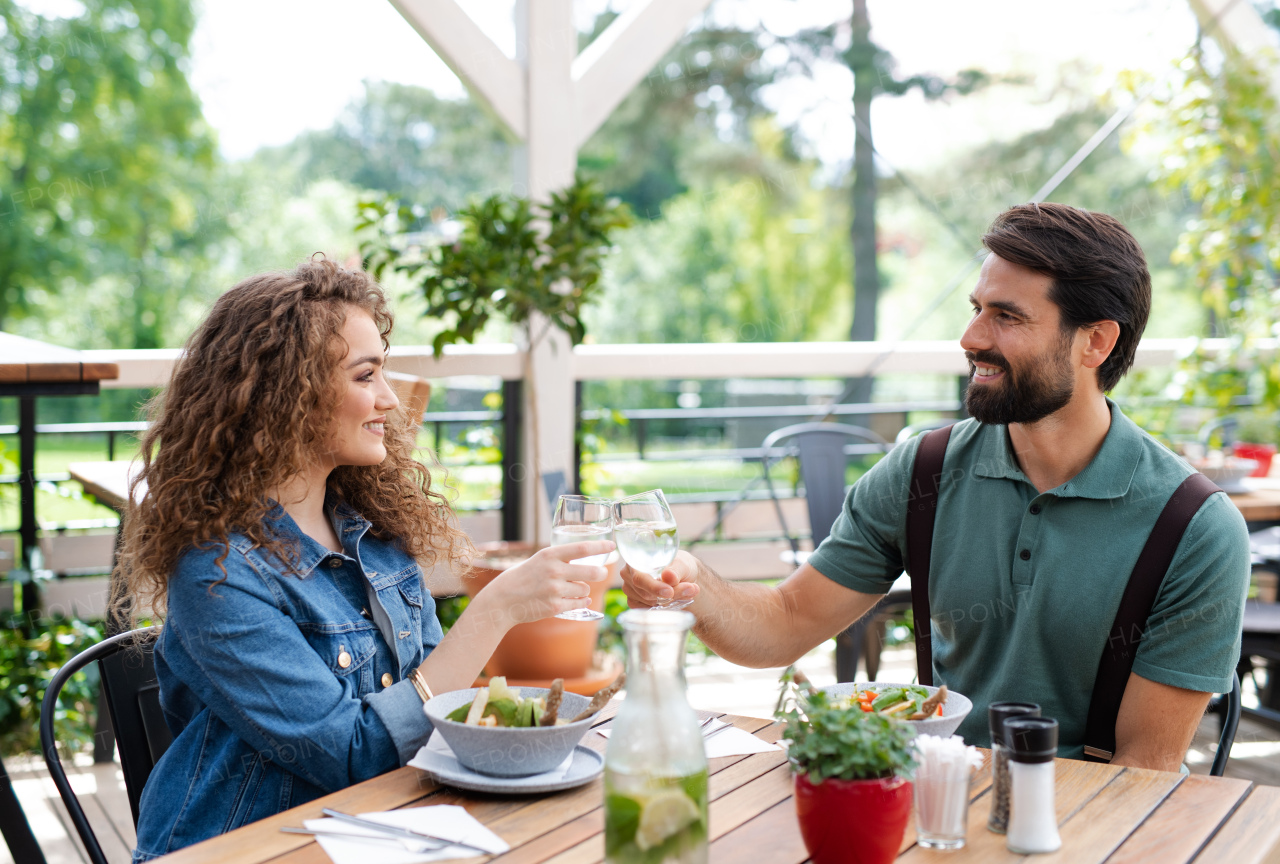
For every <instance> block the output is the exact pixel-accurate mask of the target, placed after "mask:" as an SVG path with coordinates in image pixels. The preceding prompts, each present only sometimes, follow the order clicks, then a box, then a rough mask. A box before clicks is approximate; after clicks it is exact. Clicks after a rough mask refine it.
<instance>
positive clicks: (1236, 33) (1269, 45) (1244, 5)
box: [1189, 0, 1280, 99]
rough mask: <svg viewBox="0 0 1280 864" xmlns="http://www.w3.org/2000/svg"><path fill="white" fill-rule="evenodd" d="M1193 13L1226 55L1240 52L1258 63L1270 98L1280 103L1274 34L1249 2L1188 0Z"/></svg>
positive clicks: (1207, 34)
mask: <svg viewBox="0 0 1280 864" xmlns="http://www.w3.org/2000/svg"><path fill="white" fill-rule="evenodd" d="M1189 3H1190V5H1191V11H1193V12H1195V14H1196V20H1197V21H1199V22H1200V27H1201V28H1202V29H1203V30H1204V34H1205V35H1206V36H1208V37H1209V38H1210V39H1212V40H1213V41H1214V42H1216V43H1217V44H1218V45H1219V46H1220V47H1221V48H1222V50H1223V51H1225V52H1233V51H1238V52H1239V53H1241V54H1243V55H1245V56H1246V57H1254V58H1257V59H1259V60H1260V61H1261V62H1262V63H1263V64H1264V65H1263V67H1262V68H1263V71H1264V73H1267V74H1268V75H1269V83H1270V89H1271V95H1272V96H1273V97H1274V98H1276V99H1280V70H1277V68H1276V67H1275V65H1274V64H1273V63H1271V62H1270V61H1272V60H1273V59H1274V54H1275V50H1276V46H1275V41H1274V38H1275V37H1274V34H1272V33H1271V32H1270V29H1271V28H1269V27H1268V26H1267V22H1265V21H1263V20H1262V16H1261V15H1259V14H1258V10H1257V9H1255V8H1254V7H1253V4H1252V3H1251V2H1249V0H1189Z"/></svg>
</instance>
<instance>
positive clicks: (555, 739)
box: [422, 687, 596, 777]
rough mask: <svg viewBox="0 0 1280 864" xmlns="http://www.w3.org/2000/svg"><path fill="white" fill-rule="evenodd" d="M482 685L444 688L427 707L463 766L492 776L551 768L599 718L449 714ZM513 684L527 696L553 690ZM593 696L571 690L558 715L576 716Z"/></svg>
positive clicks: (470, 700)
mask: <svg viewBox="0 0 1280 864" xmlns="http://www.w3.org/2000/svg"><path fill="white" fill-rule="evenodd" d="M480 689H481V688H477V687H471V688H469V689H466V690H453V691H451V692H449V693H441V694H440V695H438V696H435V697H433V698H432V699H431V700H430V701H429V702H427V703H426V704H425V705H423V706H422V710H423V711H424V712H425V713H426V715H427V719H429V720H430V721H431V724H432V725H433V726H435V728H436V729H438V730H439V731H440V735H441V736H442V737H443V738H444V740H445V743H446V744H448V745H449V749H451V750H452V751H453V755H454V756H455V757H457V760H458V762H459V763H461V764H462V765H463V767H465V768H470V769H471V770H472V771H475V772H477V773H480V774H487V775H489V776H491V777H528V776H530V775H533V774H541V773H543V772H544V771H550V770H551V769H553V768H555V767H556V766H557V765H559V764H560V763H561V762H563V761H564V760H565V759H566V758H567V757H568V756H569V754H570V753H572V752H573V748H574V747H576V746H577V744H578V742H579V741H581V740H582V737H583V736H584V735H586V734H587V730H589V729H590V728H591V724H592V723H593V722H595V719H596V717H595V715H594V714H593V715H592V716H590V717H587V718H585V719H583V720H579V721H578V722H577V723H565V724H563V725H556V726H532V727H525V728H519V727H504V726H476V725H472V724H468V723H459V722H457V721H455V720H450V719H448V715H449V714H451V713H453V712H454V711H456V710H458V709H459V708H462V707H464V706H467V705H471V704H472V703H473V702H474V700H475V698H476V693H478V692H479V690H480ZM508 689H509V691H510V692H513V693H515V694H517V695H518V696H519V697H520V698H522V699H536V698H538V697H542V698H543V699H546V697H547V696H548V694H550V692H551V691H550V690H548V689H547V688H545V687H511V688H508ZM590 702H591V700H590V699H588V698H587V697H586V696H579V695H578V694H577V693H568V692H566V693H565V694H564V696H563V698H562V701H561V703H560V711H559V715H560V716H561V717H563V718H566V719H567V718H570V717H576V716H577V715H578V714H579V713H581V712H582V711H583V710H584V709H585V708H586V707H587V705H588V704H590Z"/></svg>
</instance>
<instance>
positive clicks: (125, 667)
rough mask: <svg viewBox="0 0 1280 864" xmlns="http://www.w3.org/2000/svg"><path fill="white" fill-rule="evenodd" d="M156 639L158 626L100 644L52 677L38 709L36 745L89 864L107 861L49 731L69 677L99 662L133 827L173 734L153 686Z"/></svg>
mask: <svg viewBox="0 0 1280 864" xmlns="http://www.w3.org/2000/svg"><path fill="white" fill-rule="evenodd" d="M159 635H160V628H159V627H148V628H145V629H142V630H131V631H128V632H126V633H120V634H118V635H115V636H112V637H111V638H110V639H104V640H103V641H102V642H99V643H98V644H97V645H94V646H93V647H92V648H89V649H87V650H85V651H82V652H80V653H79V654H77V655H76V656H75V657H73V658H71V660H70V661H69V662H68V663H67V665H65V666H63V667H62V668H61V669H59V670H58V673H57V674H56V675H54V676H53V681H51V682H50V683H49V689H48V690H46V691H45V694H44V704H43V706H42V707H41V709H40V745H41V747H42V749H43V751H44V761H45V764H46V765H47V766H48V767H49V775H50V776H51V777H52V778H53V783H54V785H55V786H56V787H57V788H58V794H59V795H61V796H62V801H63V803H64V804H66V806H67V813H68V814H70V816H71V821H72V823H73V824H74V825H75V827H76V832H77V833H79V835H80V839H81V840H82V841H84V847H85V850H86V851H87V852H88V854H89V860H90V861H91V862H93V864H106V861H107V859H106V856H105V855H104V854H103V851H102V846H101V845H100V844H99V843H98V838H97V836H96V835H95V834H94V833H93V828H91V827H90V825H89V820H88V819H87V818H86V817H85V812H84V808H83V807H81V806H80V801H79V800H78V799H77V798H76V794H75V792H73V791H72V790H71V784H70V783H69V782H67V774H66V772H65V771H64V770H63V768H62V760H61V759H60V758H59V756H58V747H57V740H56V739H55V738H54V732H53V718H54V715H55V713H56V710H57V703H58V694H59V693H61V692H62V688H63V687H64V686H65V685H66V683H67V681H68V680H70V678H71V676H72V675H75V674H76V673H77V672H79V671H80V670H82V669H84V668H85V667H86V666H88V665H89V664H90V663H93V662H95V661H96V662H97V664H98V671H99V673H100V675H101V678H102V690H103V694H104V695H105V697H106V699H105V701H106V704H107V710H108V712H109V713H110V715H111V725H112V727H113V728H114V730H115V736H116V746H117V748H118V749H119V752H120V767H121V768H122V769H123V772H124V785H125V789H126V790H127V792H128V793H129V809H130V810H131V811H132V812H133V824H134V825H137V824H138V802H139V801H140V800H141V798H142V788H143V786H145V785H146V782H147V778H148V777H149V776H151V769H152V768H154V767H155V764H156V762H158V761H159V760H160V757H161V756H163V755H164V752H165V750H167V749H169V745H170V744H171V743H173V735H172V734H171V733H170V732H169V727H168V725H167V724H166V723H165V720H164V712H163V711H162V710H161V708H160V685H159V683H158V682H157V681H156V673H155V660H154V657H153V650H154V647H155V640H156V638H157V637H158V636H159Z"/></svg>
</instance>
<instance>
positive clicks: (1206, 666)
mask: <svg viewBox="0 0 1280 864" xmlns="http://www.w3.org/2000/svg"><path fill="white" fill-rule="evenodd" d="M1107 404H1108V405H1109V406H1110V408H1111V428H1110V429H1109V430H1108V432H1107V437H1106V439H1105V440H1104V441H1103V444H1102V449H1100V450H1099V451H1098V455H1097V456H1095V457H1094V458H1093V461H1092V462H1090V463H1089V465H1088V466H1087V467H1086V468H1085V469H1084V470H1083V471H1081V472H1080V473H1079V474H1077V475H1076V476H1075V477H1073V478H1071V480H1069V481H1068V482H1066V483H1063V484H1062V485H1061V486H1059V487H1057V488H1056V489H1050V490H1049V491H1048V492H1045V493H1043V494H1041V493H1040V492H1037V491H1036V488H1035V487H1034V486H1033V485H1031V482H1030V481H1029V480H1028V479H1027V477H1026V475H1025V474H1023V473H1022V471H1021V469H1019V467H1018V463H1017V461H1016V460H1015V459H1014V456H1013V452H1012V449H1011V447H1010V444H1009V434H1008V429H1007V427H1005V426H984V425H982V424H980V423H978V422H976V421H974V420H966V421H964V422H962V423H959V424H957V425H956V426H955V427H954V429H953V430H952V433H951V441H950V443H949V445H948V447H947V454H946V459H945V461H944V462H943V474H942V482H941V488H940V494H939V498H938V509H937V515H936V519H935V523H934V533H933V554H932V560H931V562H930V573H929V606H930V611H931V614H932V622H933V670H934V678H935V681H942V682H946V684H947V686H948V687H949V688H951V689H952V690H955V691H956V692H959V693H963V694H964V695H965V696H968V697H969V698H970V699H972V700H973V706H974V707H973V712H972V713H971V714H970V715H969V716H968V717H967V718H966V719H965V721H964V723H963V724H962V725H961V726H960V734H961V735H963V736H964V738H965V740H966V741H968V742H969V743H971V744H977V745H980V746H988V745H989V744H990V741H989V736H988V732H987V705H988V704H990V703H991V702H997V701H1004V700H1013V701H1026V702H1036V703H1038V704H1039V705H1040V706H1041V708H1042V710H1043V713H1044V716H1046V717H1055V718H1057V720H1058V722H1059V724H1060V729H1059V742H1060V746H1059V754H1060V755H1062V756H1065V757H1069V758H1080V757H1081V756H1082V754H1083V746H1084V744H1083V739H1084V730H1085V719H1086V717H1087V715H1088V711H1089V699H1090V695H1091V694H1092V692H1093V682H1094V678H1095V676H1096V674H1097V671H1098V663H1099V661H1100V659H1101V657H1102V650H1103V647H1104V645H1105V643H1106V639H1107V634H1108V632H1109V631H1110V629H1111V625H1112V623H1113V622H1114V621H1115V616H1116V610H1117V609H1118V608H1119V605H1120V597H1121V595H1122V594H1123V593H1124V589H1125V585H1126V584H1127V583H1128V580H1129V574H1130V573H1131V572H1133V567H1134V563H1135V562H1136V561H1137V559H1138V554H1139V553H1140V552H1141V551H1142V547H1143V545H1144V544H1145V543H1146V542H1147V537H1148V535H1149V534H1150V533H1151V528H1152V527H1153V526H1154V525H1155V522H1156V518H1157V517H1158V516H1159V515H1160V511H1161V510H1162V509H1163V508H1164V505H1165V503H1166V502H1167V501H1168V500H1169V496H1170V495H1171V494H1173V491H1174V489H1176V488H1177V487H1178V485H1179V484H1181V483H1182V481H1183V480H1184V479H1186V477H1187V476H1188V475H1189V474H1191V471H1192V469H1191V468H1190V467H1189V466H1188V465H1187V464H1186V463H1185V462H1183V461H1182V460H1181V459H1180V458H1179V457H1178V456H1176V455H1174V454H1173V453H1171V452H1170V451H1169V450H1168V449H1167V448H1165V447H1164V446H1163V445H1161V444H1160V443H1159V442H1158V441H1156V440H1155V439H1154V438H1152V437H1151V436H1150V435H1148V434H1147V433H1145V432H1143V431H1142V430H1141V429H1139V428H1138V427H1137V426H1136V425H1135V424H1134V423H1133V421H1132V420H1130V419H1129V418H1128V417H1125V416H1124V414H1122V413H1121V412H1120V410H1119V409H1118V408H1117V407H1116V406H1115V404H1114V403H1112V402H1111V401H1110V400H1108V403H1107ZM919 442H920V439H919V438H916V439H913V440H911V441H908V442H906V443H904V444H902V445H901V446H898V447H895V448H894V449H893V451H892V452H891V453H889V454H888V455H887V456H886V457H885V458H884V459H882V460H881V461H880V462H879V463H878V464H877V465H876V466H875V467H874V468H872V469H871V470H870V471H869V472H867V473H866V474H865V475H864V476H863V477H862V478H861V479H860V480H859V481H858V482H857V483H856V484H854V487H853V489H852V490H850V492H849V495H848V498H847V499H846V500H845V505H844V509H843V512H841V514H840V516H839V518H837V519H836V523H835V526H834V527H833V528H832V530H831V536H830V537H829V538H828V539H827V540H826V541H825V542H823V544H822V545H821V546H820V547H819V548H818V550H817V551H816V552H814V554H813V555H812V557H810V559H809V563H810V564H812V565H813V566H814V567H815V568H817V570H818V571H819V572H821V573H822V574H823V575H825V576H827V577H828V578H830V579H832V580H834V581H836V582H838V583H839V584H841V585H844V586H845V587H847V588H852V589H854V590H855V591H862V592H865V593H868V594H884V593H885V592H886V591H888V590H889V586H890V585H892V584H893V582H894V580H895V579H897V578H898V576H899V575H900V574H901V573H902V571H903V569H904V568H905V565H906V556H907V542H906V533H907V532H906V521H907V513H906V504H907V496H908V487H909V485H910V480H911V472H912V468H913V466H914V464H915V457H916V450H917V448H918V447H919ZM1248 584H1249V537H1248V533H1247V532H1246V530H1245V524H1244V519H1243V518H1242V517H1241V516H1240V512H1239V511H1238V510H1236V508H1235V507H1234V506H1233V505H1232V504H1231V502H1230V501H1229V500H1228V499H1227V496H1226V495H1225V494H1214V495H1211V496H1209V498H1208V500H1206V501H1205V503H1204V504H1203V505H1202V506H1201V507H1200V510H1199V512H1197V513H1196V515H1195V517H1194V518H1193V519H1192V520H1191V524H1190V525H1189V526H1188V528H1187V531H1186V533H1185V534H1184V535H1183V537H1182V541H1181V542H1180V543H1179V545H1178V549H1177V552H1176V554H1175V555H1174V558H1173V563H1172V564H1171V565H1170V567H1169V570H1168V572H1167V573H1166V575H1165V578H1164V582H1163V583H1162V585H1161V588H1160V593H1159V594H1158V595H1157V597H1156V602H1155V606H1154V607H1153V608H1152V612H1151V618H1150V619H1149V622H1148V623H1149V627H1148V632H1147V633H1146V634H1144V638H1143V640H1142V642H1141V643H1140V645H1139V648H1138V651H1137V654H1136V657H1135V659H1134V664H1133V671H1134V672H1136V673H1137V674H1139V675H1141V676H1142V677H1143V678H1147V679H1149V680H1152V681H1157V682H1160V683H1163V684H1169V685H1172V686H1174V687H1183V688H1186V689H1189V690H1200V691H1205V692H1223V691H1226V690H1229V689H1230V688H1231V673H1232V671H1233V670H1234V669H1235V666H1236V661H1237V660H1238V659H1239V657H1240V629H1241V618H1242V616H1243V613H1244V600H1245V593H1246V591H1247V589H1248Z"/></svg>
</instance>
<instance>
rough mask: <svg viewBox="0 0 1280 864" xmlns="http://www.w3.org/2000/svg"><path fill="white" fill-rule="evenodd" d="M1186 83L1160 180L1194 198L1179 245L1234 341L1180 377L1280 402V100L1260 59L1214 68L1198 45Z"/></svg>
mask: <svg viewBox="0 0 1280 864" xmlns="http://www.w3.org/2000/svg"><path fill="white" fill-rule="evenodd" d="M1181 71H1182V80H1181V82H1180V86H1177V87H1175V88H1174V89H1173V90H1172V92H1170V93H1169V94H1167V95H1166V96H1165V97H1164V98H1162V99H1160V100H1159V106H1160V108H1161V109H1162V119H1161V120H1160V121H1158V122H1157V123H1156V124H1154V128H1152V129H1151V130H1149V131H1151V132H1153V133H1155V134H1156V135H1158V136H1159V137H1160V138H1161V139H1162V140H1164V141H1165V142H1166V149H1165V152H1164V154H1163V157H1164V158H1163V159H1162V160H1161V163H1160V164H1161V166H1162V174H1161V178H1160V179H1161V182H1162V184H1163V186H1164V188H1165V189H1166V190H1167V192H1168V193H1169V194H1170V195H1177V196H1185V197H1186V198H1187V199H1188V200H1189V201H1190V202H1192V204H1193V206H1194V209H1195V218H1193V219H1192V220H1190V221H1189V222H1188V223H1187V227H1186V230H1185V231H1184V233H1183V234H1182V236H1181V237H1180V238H1179V242H1178V246H1177V248H1176V249H1175V250H1174V252H1173V256H1172V258H1173V261H1174V263H1176V264H1178V265H1180V266H1182V267H1183V268H1185V270H1186V272H1187V274H1188V277H1189V280H1190V281H1191V283H1192V284H1193V285H1194V286H1195V287H1196V288H1197V290H1198V292H1199V295H1200V297H1201V300H1202V302H1203V304H1204V307H1205V309H1206V311H1207V313H1208V316H1209V319H1210V323H1211V326H1212V329H1213V331H1214V333H1213V335H1217V336H1222V337H1225V338H1226V339H1227V344H1228V350H1227V351H1226V352H1225V353H1222V354H1219V355H1217V356H1214V357H1211V356H1209V355H1208V354H1206V353H1205V352H1203V351H1200V350H1197V351H1196V353H1195V354H1194V355H1193V356H1192V357H1191V358H1190V361H1189V363H1188V365H1187V367H1186V370H1185V374H1184V375H1183V376H1180V377H1179V379H1178V380H1177V381H1176V382H1175V384H1176V385H1177V386H1179V387H1180V390H1181V396H1182V397H1183V399H1185V400H1187V401H1197V402H1200V403H1202V404H1208V405H1211V406H1213V407H1215V408H1217V409H1219V410H1224V411H1230V410H1234V408H1235V406H1238V405H1240V404H1241V403H1250V402H1251V403H1255V404H1258V405H1259V406H1261V407H1262V408H1263V409H1264V410H1266V411H1267V412H1275V411H1277V410H1280V356H1278V352H1277V351H1276V350H1275V348H1274V347H1272V346H1273V345H1274V341H1273V340H1275V339H1276V338H1277V337H1280V312H1278V311H1277V309H1278V308H1280V307H1278V305H1277V302H1278V301H1280V276H1278V274H1280V120H1277V118H1278V117H1280V106H1278V105H1277V101H1276V98H1275V96H1274V95H1273V94H1272V92H1271V91H1270V89H1269V86H1268V77H1269V76H1268V75H1267V74H1265V72H1264V70H1263V69H1262V68H1261V67H1260V65H1259V64H1258V63H1257V62H1255V61H1254V60H1252V59H1250V58H1247V57H1244V56H1242V55H1239V54H1237V53H1228V54H1227V55H1226V56H1225V57H1224V58H1223V59H1222V61H1221V64H1220V67H1219V68H1211V67H1210V66H1209V65H1208V61H1206V59H1205V57H1204V56H1203V55H1202V54H1201V52H1200V51H1199V50H1197V51H1195V52H1193V53H1192V54H1191V55H1190V56H1189V57H1188V58H1187V59H1186V60H1184V61H1183V63H1182V65H1181Z"/></svg>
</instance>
